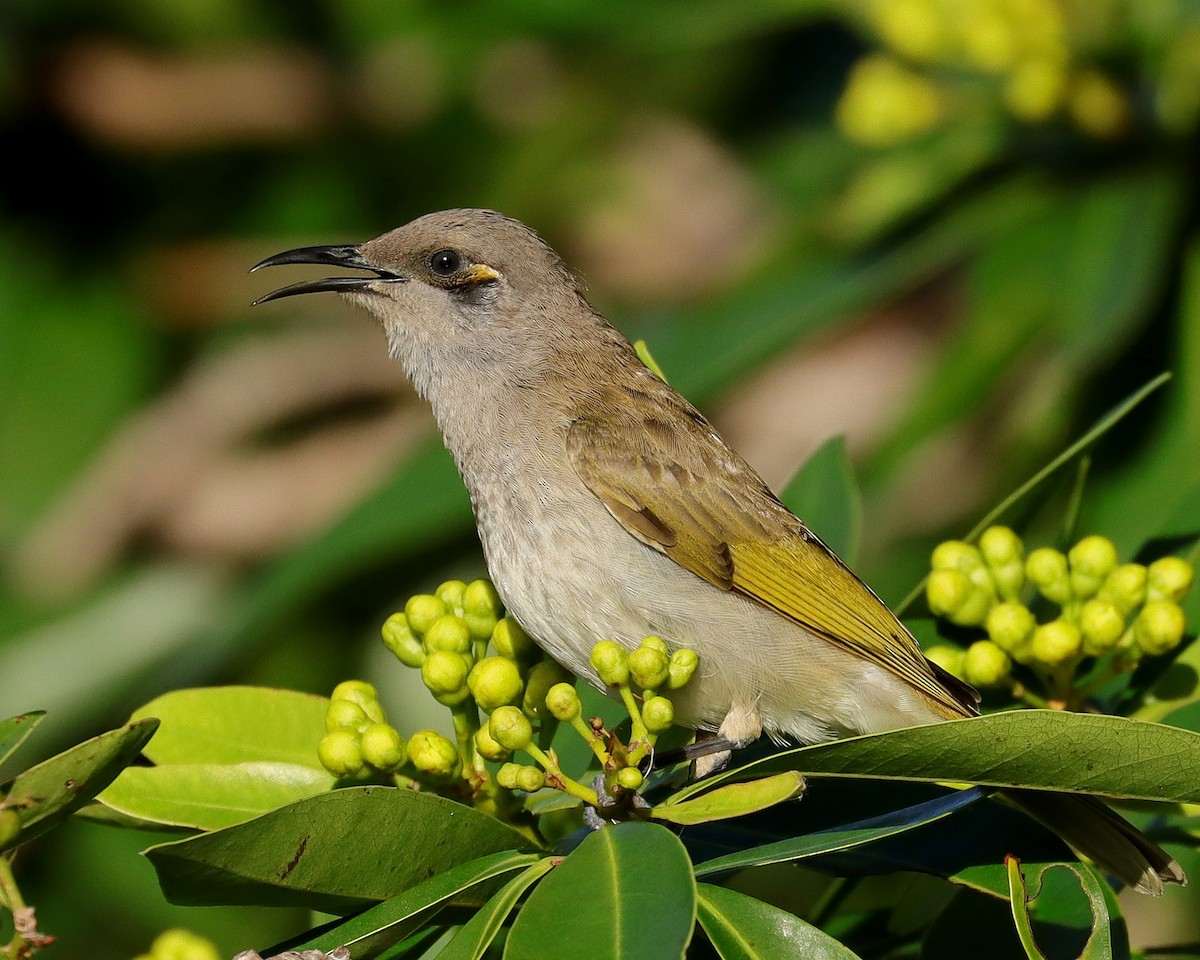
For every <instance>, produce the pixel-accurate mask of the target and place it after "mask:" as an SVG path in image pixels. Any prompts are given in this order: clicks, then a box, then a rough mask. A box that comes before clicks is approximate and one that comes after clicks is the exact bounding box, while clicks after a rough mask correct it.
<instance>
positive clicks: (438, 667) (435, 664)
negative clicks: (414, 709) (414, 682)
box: [421, 650, 471, 707]
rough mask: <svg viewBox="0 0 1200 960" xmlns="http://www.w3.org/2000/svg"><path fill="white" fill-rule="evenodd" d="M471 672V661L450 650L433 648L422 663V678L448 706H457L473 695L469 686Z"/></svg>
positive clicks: (439, 701) (437, 698)
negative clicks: (468, 679) (468, 678)
mask: <svg viewBox="0 0 1200 960" xmlns="http://www.w3.org/2000/svg"><path fill="white" fill-rule="evenodd" d="M470 672H471V664H470V661H469V660H467V658H466V657H464V656H463V655H462V654H461V653H451V652H450V651H449V650H433V651H431V652H430V654H429V655H428V656H427V657H426V658H425V662H424V663H423V664H421V680H422V681H424V683H425V686H426V687H428V688H429V692H430V693H432V694H433V698H434V699H435V700H437V702H438V703H441V704H445V705H446V706H447V707H453V706H457V705H458V704H460V703H462V702H463V701H464V700H466V699H467V697H469V696H470V695H471V690H470V688H469V687H468V686H467V675H468V674H469V673H470Z"/></svg>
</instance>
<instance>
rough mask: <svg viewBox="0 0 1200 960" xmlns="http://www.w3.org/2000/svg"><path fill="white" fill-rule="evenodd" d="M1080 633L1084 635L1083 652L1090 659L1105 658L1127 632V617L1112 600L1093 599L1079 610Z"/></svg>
mask: <svg viewBox="0 0 1200 960" xmlns="http://www.w3.org/2000/svg"><path fill="white" fill-rule="evenodd" d="M1079 632H1080V633H1082V634H1083V652H1084V653H1086V654H1087V655H1088V656H1089V657H1099V656H1103V655H1104V654H1106V653H1108V651H1109V650H1111V649H1112V648H1113V647H1115V646H1116V645H1117V641H1118V640H1120V639H1121V635H1122V634H1123V633H1124V632H1125V615H1124V614H1122V613H1121V611H1120V610H1118V609H1117V605H1116V604H1115V603H1113V602H1112V601H1111V600H1101V599H1100V598H1099V597H1092V599H1091V600H1089V601H1088V602H1087V603H1085V604H1084V605H1083V606H1082V607H1080V608H1079Z"/></svg>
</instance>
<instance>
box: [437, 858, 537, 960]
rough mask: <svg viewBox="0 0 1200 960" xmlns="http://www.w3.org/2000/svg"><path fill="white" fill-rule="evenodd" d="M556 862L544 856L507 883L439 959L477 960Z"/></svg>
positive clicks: (458, 934) (460, 931)
mask: <svg viewBox="0 0 1200 960" xmlns="http://www.w3.org/2000/svg"><path fill="white" fill-rule="evenodd" d="M555 863H556V861H555V860H554V859H553V858H552V857H545V858H543V859H542V860H539V861H538V862H537V863H535V864H533V866H531V867H527V868H526V869H525V870H524V871H523V872H522V873H520V874H518V875H517V876H515V877H513V878H512V879H511V880H509V881H508V883H506V884H505V885H504V887H503V888H502V889H501V890H500V892H499V893H497V894H496V895H495V896H494V897H492V899H490V900H489V901H488V902H487V903H485V904H484V905H483V906H482V907H481V908H480V909H479V911H478V912H477V913H476V914H475V916H473V917H472V918H471V919H470V920H468V921H467V923H466V924H464V925H463V928H462V929H461V930H459V931H458V933H456V934H455V935H454V939H453V940H451V941H450V942H449V943H448V944H447V945H446V946H445V948H443V950H442V952H441V953H439V954H438V960H480V958H481V957H482V956H483V955H484V953H486V952H487V948H488V947H489V946H490V945H491V942H492V941H493V940H495V939H496V935H497V934H498V933H499V932H500V928H501V927H502V926H503V925H504V921H505V920H507V919H508V915H509V914H510V913H512V911H513V908H514V907H516V905H517V901H518V900H520V899H521V897H522V895H523V894H524V893H525V891H526V890H528V889H529V888H530V887H532V886H533V885H534V884H535V883H537V882H538V881H539V880H540V879H541V878H542V877H543V876H545V875H546V873H547V872H548V871H549V870H550V868H551V867H553V866H554V865H555Z"/></svg>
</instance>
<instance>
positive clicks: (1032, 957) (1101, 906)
mask: <svg viewBox="0 0 1200 960" xmlns="http://www.w3.org/2000/svg"><path fill="white" fill-rule="evenodd" d="M1006 867H1007V872H1008V879H1009V899H1010V902H1011V904H1012V913H1013V920H1014V922H1015V924H1016V928H1017V936H1018V937H1019V938H1020V940H1021V945H1022V946H1023V947H1024V948H1025V953H1026V956H1028V957H1029V960H1046V954H1044V953H1043V951H1042V949H1041V947H1040V946H1039V944H1038V942H1037V932H1036V930H1035V928H1034V921H1035V919H1036V920H1037V921H1039V922H1040V923H1041V924H1043V925H1047V926H1051V927H1054V928H1058V931H1057V932H1059V935H1060V936H1061V932H1062V931H1063V930H1069V929H1070V928H1071V927H1073V926H1075V921H1074V918H1073V917H1072V915H1071V913H1070V911H1069V908H1068V907H1067V905H1066V904H1065V903H1064V901H1063V897H1062V895H1061V894H1058V895H1056V893H1055V892H1054V891H1050V892H1047V890H1046V884H1047V880H1048V874H1049V872H1050V871H1051V870H1054V871H1056V872H1065V873H1066V874H1068V875H1070V876H1071V877H1073V878H1074V880H1075V882H1076V883H1077V884H1078V888H1079V889H1081V890H1082V892H1083V893H1084V895H1085V896H1086V897H1087V903H1088V907H1089V909H1090V911H1091V920H1090V924H1089V925H1088V927H1087V928H1086V931H1085V932H1083V933H1082V936H1085V937H1086V939H1085V940H1084V944H1083V948H1082V950H1080V951H1078V952H1076V951H1074V950H1073V951H1072V955H1077V956H1078V957H1079V958H1080V960H1113V958H1114V956H1120V957H1127V956H1128V954H1129V946H1128V944H1127V943H1124V942H1121V943H1116V942H1115V941H1114V937H1115V936H1116V926H1117V925H1116V924H1114V919H1116V918H1119V917H1120V913H1119V911H1118V909H1117V906H1116V898H1115V896H1114V895H1113V893H1112V890H1111V889H1110V888H1109V887H1108V885H1107V884H1106V883H1105V882H1104V880H1103V879H1102V878H1101V877H1100V876H1099V875H1098V874H1097V873H1096V871H1095V870H1093V869H1091V868H1090V867H1087V866H1085V865H1083V864H1070V863H1052V864H1042V865H1037V866H1034V867H1027V866H1023V865H1022V864H1020V863H1018V862H1017V861H1015V860H1010V861H1009V862H1008V863H1007V865H1006ZM1030 901H1035V904H1034V907H1033V910H1032V912H1031V909H1030ZM1122 929H1123V927H1122ZM1055 955H1058V952H1057V951H1056V952H1055Z"/></svg>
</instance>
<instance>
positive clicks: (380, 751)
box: [359, 723, 408, 773]
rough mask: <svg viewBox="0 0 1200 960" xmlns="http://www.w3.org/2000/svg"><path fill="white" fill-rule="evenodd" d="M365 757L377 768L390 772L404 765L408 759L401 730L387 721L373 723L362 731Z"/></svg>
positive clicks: (361, 741) (360, 744)
mask: <svg viewBox="0 0 1200 960" xmlns="http://www.w3.org/2000/svg"><path fill="white" fill-rule="evenodd" d="M359 746H360V747H361V748H362V755H363V759H364V760H366V761H367V763H369V764H370V765H371V766H373V767H374V768H375V769H376V770H381V771H383V772H384V773H389V772H391V771H392V770H395V769H396V768H397V767H400V766H403V764H404V761H405V760H406V759H408V751H407V750H405V748H404V738H403V737H401V736H400V732H399V731H398V730H397V729H396V728H395V727H392V726H389V725H388V724H386V723H373V724H371V725H370V726H369V727H367V729H366V730H364V731H363V732H362V736H361V737H360V739H359Z"/></svg>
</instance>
